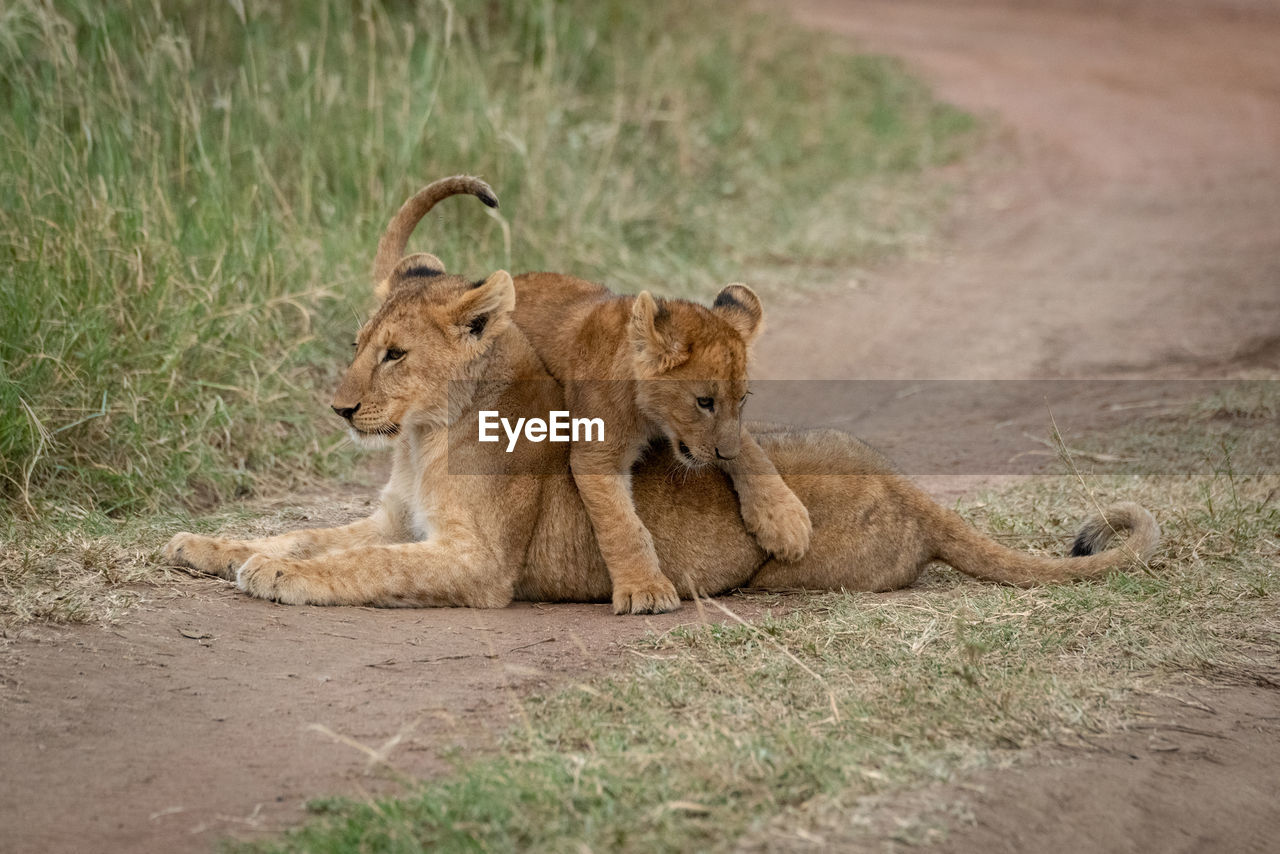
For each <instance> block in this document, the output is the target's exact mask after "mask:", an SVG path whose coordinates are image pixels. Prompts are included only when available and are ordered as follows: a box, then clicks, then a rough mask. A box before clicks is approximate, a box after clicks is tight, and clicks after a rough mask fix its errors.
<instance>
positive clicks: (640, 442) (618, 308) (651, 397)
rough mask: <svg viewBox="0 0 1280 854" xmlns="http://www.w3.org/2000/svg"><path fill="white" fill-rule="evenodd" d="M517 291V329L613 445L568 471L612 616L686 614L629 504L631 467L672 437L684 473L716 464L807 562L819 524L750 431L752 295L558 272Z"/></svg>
mask: <svg viewBox="0 0 1280 854" xmlns="http://www.w3.org/2000/svg"><path fill="white" fill-rule="evenodd" d="M515 285H516V311H515V321H516V325H518V326H519V327H520V328H521V331H523V332H524V334H525V336H526V337H528V339H529V341H530V342H531V343H532V344H533V346H534V349H535V350H537V352H538V355H539V356H541V357H542V360H543V362H544V363H545V364H546V367H547V370H548V372H549V373H550V374H551V375H552V376H554V377H555V378H556V379H557V380H559V381H560V382H561V383H563V385H564V388H565V398H566V400H565V402H566V404H567V405H568V407H569V410H570V411H571V412H572V413H573V415H574V416H583V417H586V418H601V419H603V421H604V423H605V440H604V441H603V442H590V443H587V442H582V443H575V444H574V445H573V447H572V448H571V450H570V465H571V468H572V470H573V477H574V481H575V483H576V484H577V486H578V492H579V493H580V494H581V496H582V501H583V504H585V505H586V508H587V513H588V515H589V516H590V517H591V524H592V526H593V527H594V529H595V534H596V540H597V542H598V543H599V545H600V551H601V554H602V555H603V556H604V560H605V564H606V566H607V567H608V569H609V576H610V578H611V579H612V582H613V610H614V612H615V613H618V614H624V613H631V614H643V613H649V612H653V613H659V612H663V611H671V610H675V609H676V608H678V607H680V599H679V597H678V596H677V595H676V589H675V586H674V585H673V584H672V583H671V581H670V579H669V578H668V577H667V575H664V574H663V572H662V569H661V568H660V567H659V566H658V557H657V554H656V553H655V552H654V548H653V541H652V539H651V538H650V536H649V532H648V531H647V530H646V529H645V527H644V524H643V523H642V522H641V521H640V517H639V516H637V515H636V510H635V507H634V505H633V504H632V499H631V483H630V481H631V475H630V473H631V466H632V464H633V463H635V462H636V460H637V459H639V458H640V456H641V454H642V453H643V452H644V450H645V448H646V447H647V446H648V444H649V443H650V442H651V441H652V440H654V439H658V438H666V439H667V440H668V441H669V442H670V443H671V447H672V449H673V450H674V451H675V455H676V457H677V459H679V460H680V461H681V462H682V463H684V464H685V465H688V466H690V467H700V466H704V465H716V466H719V467H720V468H721V469H723V470H724V471H725V472H726V473H727V474H728V475H729V476H730V477H731V478H732V480H733V486H734V489H735V491H736V492H737V494H738V501H739V504H740V507H741V511H742V519H743V521H744V522H745V523H746V527H747V530H749V531H750V532H751V533H752V534H753V535H755V537H756V541H757V542H758V543H759V544H760V546H761V547H762V548H764V549H765V551H768V552H770V553H772V554H774V555H776V556H777V557H779V558H781V559H783V560H796V559H798V558H800V557H801V556H802V555H804V553H805V551H806V550H807V549H808V547H809V535H810V533H811V531H812V526H811V524H810V521H809V513H808V511H807V510H806V509H805V507H804V505H803V504H802V503H800V499H798V498H796V496H795V494H794V493H793V492H792V491H791V490H790V488H788V487H787V485H786V484H785V483H784V482H783V480H782V478H781V477H780V476H779V475H778V472H777V470H776V469H775V468H774V467H773V463H772V462H770V460H769V458H768V457H767V456H766V455H765V454H764V452H763V451H762V450H761V449H760V447H759V446H758V445H757V444H756V442H755V440H754V439H753V438H752V437H751V434H750V433H748V432H747V431H746V430H745V429H743V427H742V423H741V411H742V405H743V404H744V403H745V402H746V395H747V350H748V348H749V346H750V345H751V343H752V341H754V340H755V338H756V336H757V335H758V334H759V333H760V330H761V328H762V326H763V316H764V312H763V309H762V308H761V306H760V300H759V299H758V298H757V297H756V295H755V293H754V292H753V291H752V290H751V289H750V288H748V287H746V286H745V285H729V286H727V287H725V288H724V289H723V290H721V291H720V293H719V294H718V295H717V296H716V299H715V302H714V303H713V304H712V306H711V308H707V307H705V306H701V305H698V304H696V303H692V302H689V301H686V300H676V299H671V300H667V299H655V298H654V297H652V296H651V295H650V294H649V293H648V292H647V291H646V292H642V293H640V294H639V295H638V296H634V297H632V296H619V295H617V294H614V293H613V292H611V291H609V290H608V289H607V288H605V287H603V286H602V285H597V284H594V283H592V282H587V281H583V280H581V279H576V278H573V277H572V276H564V275H559V274H552V273H527V274H525V275H522V276H518V277H516V279H515ZM679 572H680V567H678V566H675V567H667V574H669V575H673V576H676V577H678V573H679Z"/></svg>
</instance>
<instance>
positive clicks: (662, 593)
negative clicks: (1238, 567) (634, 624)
mask: <svg viewBox="0 0 1280 854" xmlns="http://www.w3.org/2000/svg"><path fill="white" fill-rule="evenodd" d="M679 607H680V595H679V594H678V593H676V588H675V585H674V584H672V583H671V582H670V581H669V580H668V579H667V578H666V576H661V575H660V576H658V577H657V578H655V579H654V580H653V581H652V582H650V583H645V584H636V585H619V584H615V585H614V586H613V613H615V614H665V613H667V612H668V611H674V610H676V609H678V608H679Z"/></svg>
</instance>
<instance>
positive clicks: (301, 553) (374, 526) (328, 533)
mask: <svg viewBox="0 0 1280 854" xmlns="http://www.w3.org/2000/svg"><path fill="white" fill-rule="evenodd" d="M379 542H386V538H385V537H384V536H383V532H382V525H381V524H380V519H379V518H378V517H377V516H374V517H371V518H369V519H362V520H360V521H359V522H353V523H352V524H350V525H343V526H341V527H338V528H310V529H307V530H302V531H292V532H290V533H288V534H280V535H279V536H275V537H261V538H259V539H256V540H228V539H224V538H222V537H206V536H203V535H201V534H189V533H187V532H185V531H184V532H182V533H180V534H175V535H174V536H173V538H172V539H170V540H169V542H168V544H166V545H165V547H164V550H163V552H161V555H162V556H163V557H164V559H165V560H166V561H168V562H169V563H171V564H174V565H176V566H186V567H190V568H192V569H196V570H199V571H200V572H207V573H209V574H210V575H216V576H218V577H219V578H225V579H227V580H229V581H235V579H236V571H237V570H238V569H239V568H240V566H241V564H243V563H244V562H245V561H247V560H248V559H249V558H251V557H253V556H254V555H258V554H260V555H271V556H274V557H296V558H305V557H312V556H314V555H317V554H323V553H324V552H328V551H332V550H334V549H347V548H352V547H354V546H360V545H373V544H374V543H379Z"/></svg>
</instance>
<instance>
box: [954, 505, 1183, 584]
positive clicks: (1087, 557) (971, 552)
mask: <svg viewBox="0 0 1280 854" xmlns="http://www.w3.org/2000/svg"><path fill="white" fill-rule="evenodd" d="M938 511H939V516H940V517H942V518H940V519H938V520H935V521H936V523H937V527H936V528H935V531H936V535H935V541H934V543H933V551H934V554H933V559H934V560H940V561H942V562H943V563H946V564H949V565H950V566H953V567H955V568H956V569H958V570H960V571H961V572H963V573H965V574H967V575H972V576H973V577H975V578H980V579H983V580H985V581H996V582H1000V583H1002V584H1012V585H1015V586H1017V587H1030V586H1033V585H1036V584H1045V583H1051V582H1055V581H1072V580H1075V579H1079V578H1094V577H1096V576H1099V575H1102V574H1104V573H1107V572H1110V571H1112V570H1115V569H1121V568H1125V567H1131V566H1136V565H1139V564H1142V563H1145V561H1146V560H1147V558H1148V557H1150V556H1151V555H1152V553H1153V552H1155V549H1156V546H1158V545H1159V544H1160V527H1159V526H1158V525H1157V524H1156V520H1155V518H1154V517H1152V515H1151V514H1150V513H1148V512H1147V511H1146V509H1144V508H1143V507H1142V506H1140V505H1138V504H1134V503H1132V502H1124V503H1121V504H1114V505H1112V506H1111V507H1108V508H1107V509H1106V510H1105V511H1103V513H1102V515H1101V516H1097V517H1094V518H1092V519H1090V520H1089V521H1088V522H1086V523H1085V525H1084V527H1082V528H1081V529H1080V533H1079V535H1077V536H1076V539H1075V543H1074V545H1073V546H1072V549H1071V557H1066V558H1051V557H1040V556H1037V555H1031V554H1027V553H1026V552H1020V551H1016V550H1014V549H1011V548H1007V547H1005V546H1002V545H1000V544H999V543H997V542H995V541H994V540H992V539H991V538H990V537H987V536H985V535H984V534H981V533H979V532H978V531H976V530H974V529H973V528H972V527H970V526H969V525H968V524H967V523H965V521H964V520H963V519H961V518H960V517H959V516H958V515H956V514H955V513H952V512H951V511H950V510H946V509H944V508H941V507H939V508H938ZM1120 533H1127V534H1128V539H1127V540H1126V541H1125V542H1123V543H1121V544H1119V545H1117V546H1114V547H1112V548H1107V545H1108V544H1109V543H1110V542H1111V541H1112V539H1113V538H1114V537H1115V536H1116V535H1117V534H1120Z"/></svg>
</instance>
